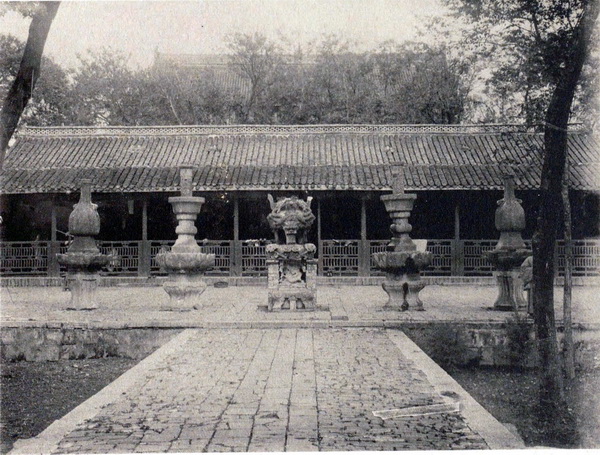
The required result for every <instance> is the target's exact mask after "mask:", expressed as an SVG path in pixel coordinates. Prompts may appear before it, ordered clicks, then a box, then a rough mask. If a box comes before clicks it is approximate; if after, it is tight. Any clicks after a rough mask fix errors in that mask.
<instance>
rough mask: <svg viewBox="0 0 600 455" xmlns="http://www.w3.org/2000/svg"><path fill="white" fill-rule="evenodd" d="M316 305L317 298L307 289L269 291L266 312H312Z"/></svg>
mask: <svg viewBox="0 0 600 455" xmlns="http://www.w3.org/2000/svg"><path fill="white" fill-rule="evenodd" d="M316 305H317V296H316V294H315V292H313V291H311V290H309V289H302V288H290V289H281V288H280V289H269V300H268V305H267V311H275V310H289V311H314V310H315V308H316Z"/></svg>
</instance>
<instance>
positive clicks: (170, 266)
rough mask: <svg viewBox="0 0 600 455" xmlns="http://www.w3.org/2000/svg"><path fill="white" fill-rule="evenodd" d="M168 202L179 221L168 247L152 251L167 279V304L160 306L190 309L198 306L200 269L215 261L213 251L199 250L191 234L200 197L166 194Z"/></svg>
mask: <svg viewBox="0 0 600 455" xmlns="http://www.w3.org/2000/svg"><path fill="white" fill-rule="evenodd" d="M169 203H170V204H171V205H172V206H173V212H174V213H175V216H176V217H177V221H178V222H179V224H178V226H177V228H176V229H175V232H176V233H177V240H176V242H175V245H173V248H172V249H171V251H168V252H164V253H159V254H158V255H156V262H157V263H158V264H159V265H160V266H161V267H162V268H163V269H164V270H166V271H167V272H169V280H168V281H167V282H166V283H165V284H164V285H163V289H164V290H165V292H166V293H167V294H168V295H169V304H168V305H163V306H162V309H164V310H171V311H190V310H193V309H198V308H199V307H200V302H199V300H198V297H200V295H202V293H203V292H204V290H205V289H206V287H207V285H206V283H205V282H204V273H205V272H206V271H207V270H209V269H210V268H212V267H213V266H214V264H215V255H214V254H206V253H203V252H202V250H201V248H200V246H199V245H198V243H196V239H195V237H194V236H195V235H196V233H197V232H198V230H197V229H196V226H195V221H196V217H197V216H198V213H200V209H201V208H202V204H204V198H202V197H194V196H177V197H170V198H169Z"/></svg>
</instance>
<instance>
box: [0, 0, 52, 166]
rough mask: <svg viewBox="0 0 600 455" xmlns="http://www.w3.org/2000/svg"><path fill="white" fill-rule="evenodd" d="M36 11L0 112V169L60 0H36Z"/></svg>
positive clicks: (31, 86) (32, 84) (33, 82)
mask: <svg viewBox="0 0 600 455" xmlns="http://www.w3.org/2000/svg"><path fill="white" fill-rule="evenodd" d="M39 4H40V6H39V10H38V11H37V12H36V13H35V14H34V16H33V18H32V19H31V25H30V26H29V36H28V37H27V44H26V45H25V50H24V52H23V58H22V59H21V65H20V67H19V72H18V73H17V77H16V78H15V80H14V82H13V84H12V86H11V87H10V89H9V91H8V93H7V95H6V98H5V99H4V105H3V106H2V113H1V114H0V170H1V169H2V167H3V164H4V157H5V155H6V150H7V149H8V142H9V141H10V138H11V137H12V136H13V134H14V132H15V130H16V128H17V125H18V124H19V119H20V118H21V114H23V111H24V110H25V107H26V106H27V103H28V102H29V100H30V99H31V95H32V93H33V89H34V87H35V84H36V82H37V80H38V77H39V75H40V65H41V62H42V53H43V52H44V45H45V44H46V38H47V37H48V32H49V31H50V25H52V21H53V20H54V16H56V12H57V11H58V6H59V5H60V2H40V3H39Z"/></svg>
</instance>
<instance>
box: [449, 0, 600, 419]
mask: <svg viewBox="0 0 600 455" xmlns="http://www.w3.org/2000/svg"><path fill="white" fill-rule="evenodd" d="M447 3H448V4H449V5H450V6H451V7H452V8H453V9H454V10H455V11H456V12H458V13H459V14H460V15H462V16H463V17H466V18H468V19H469V20H472V21H474V22H476V23H477V24H478V26H479V27H480V30H483V34H480V36H487V37H488V41H489V42H492V43H494V45H493V46H491V47H490V52H489V53H488V54H487V55H485V54H484V55H485V56H486V57H487V59H488V61H490V60H492V61H494V66H495V67H496V68H497V69H496V70H495V74H496V75H498V77H500V76H502V77H500V78H509V79H513V80H514V82H515V83H516V84H518V85H519V87H520V88H521V90H520V92H519V93H520V95H521V96H522V102H523V104H522V105H523V110H524V113H523V114H522V115H523V117H524V119H525V120H526V121H528V122H533V121H536V120H537V119H540V118H541V119H542V121H543V124H544V128H543V131H544V150H543V156H542V160H543V166H542V176H541V186H540V196H541V197H540V210H539V217H538V224H537V228H536V231H535V234H534V237H533V257H534V261H533V279H534V287H533V304H534V321H535V326H536V336H537V344H538V352H539V360H540V364H541V366H542V368H541V372H542V374H541V379H542V380H541V387H540V399H541V404H542V407H543V409H545V410H546V416H547V417H548V419H549V420H555V419H557V418H558V416H560V415H564V414H562V413H561V411H563V410H564V409H565V408H566V407H565V406H564V401H563V398H564V397H563V388H562V373H561V365H560V362H559V357H558V347H557V341H556V328H555V320H554V301H553V284H554V244H555V242H556V238H557V235H558V231H559V229H561V226H562V215H563V205H562V200H561V189H562V185H563V179H564V173H565V164H566V156H567V155H566V152H567V130H568V122H569V118H570V116H571V113H572V112H571V110H572V107H573V105H574V104H573V103H574V100H575V97H576V93H577V90H578V88H579V86H580V84H581V83H582V74H583V72H584V65H585V62H586V58H587V56H588V53H589V48H590V45H591V43H592V35H593V28H594V25H595V22H596V19H597V16H598V11H599V9H600V4H599V3H600V2H599V0H570V1H561V2H551V1H543V0H505V1H502V2H495V1H492V0H447ZM499 87H500V89H501V90H504V91H505V92H508V89H506V88H503V87H502V86H499ZM557 428H558V427H557Z"/></svg>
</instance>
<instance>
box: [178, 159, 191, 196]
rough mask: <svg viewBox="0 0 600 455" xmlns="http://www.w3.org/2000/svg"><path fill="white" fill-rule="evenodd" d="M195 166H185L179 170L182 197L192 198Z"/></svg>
mask: <svg viewBox="0 0 600 455" xmlns="http://www.w3.org/2000/svg"><path fill="white" fill-rule="evenodd" d="M193 177H194V166H192V165H191V164H184V165H182V166H181V167H180V168H179V180H180V185H181V195H182V196H192V193H193Z"/></svg>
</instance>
